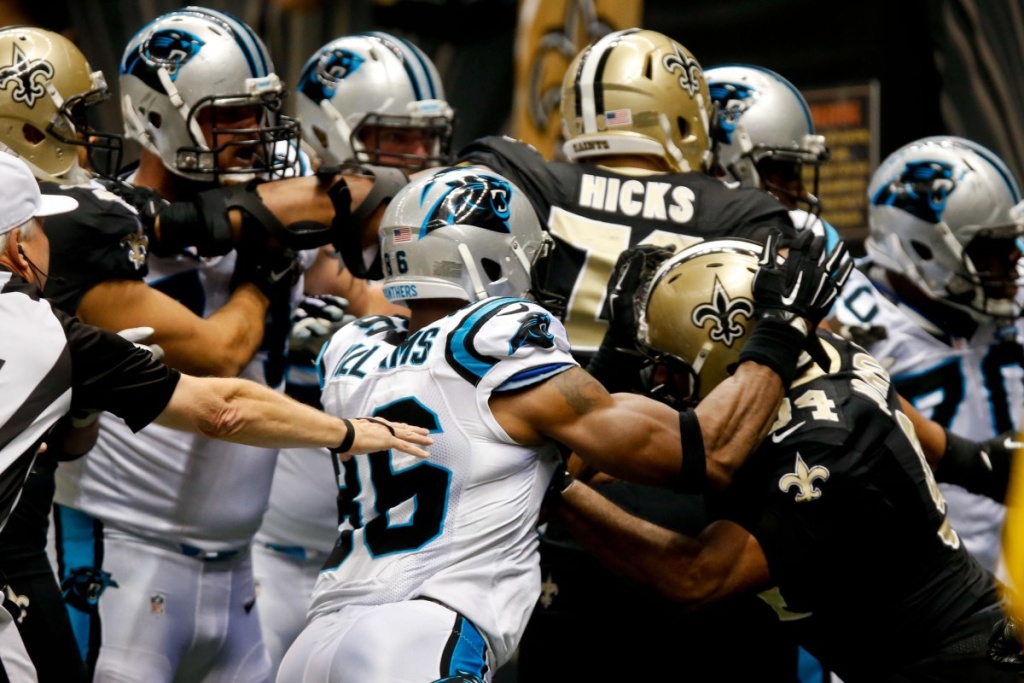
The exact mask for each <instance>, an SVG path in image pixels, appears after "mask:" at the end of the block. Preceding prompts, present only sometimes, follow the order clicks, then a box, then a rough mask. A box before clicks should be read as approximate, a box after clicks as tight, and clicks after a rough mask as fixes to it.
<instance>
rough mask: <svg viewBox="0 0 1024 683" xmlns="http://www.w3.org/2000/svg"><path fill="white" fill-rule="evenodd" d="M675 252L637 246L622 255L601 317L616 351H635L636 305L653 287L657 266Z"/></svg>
mask: <svg viewBox="0 0 1024 683" xmlns="http://www.w3.org/2000/svg"><path fill="white" fill-rule="evenodd" d="M674 251H675V249H674V248H673V247H659V246H655V245H653V244H638V245H637V246H635V247H630V248H629V249H626V250H625V251H623V252H622V253H621V254H619V258H618V259H617V260H616V261H615V266H614V267H613V268H612V276H611V278H610V279H609V280H608V288H607V296H606V297H605V305H604V310H603V311H602V317H604V318H606V319H607V320H608V333H609V335H610V337H611V340H612V341H613V343H614V344H615V345H616V346H617V347H620V348H628V349H636V334H637V321H638V319H639V314H638V312H637V306H636V305H637V301H638V299H639V298H640V295H641V293H642V292H643V291H644V290H645V289H646V288H647V287H648V286H649V285H650V282H651V278H653V277H654V273H655V272H656V271H657V270H658V266H660V265H661V264H662V263H664V262H665V260H666V259H667V258H668V257H670V256H671V255H672V254H673V252H674Z"/></svg>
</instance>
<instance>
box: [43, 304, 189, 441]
mask: <svg viewBox="0 0 1024 683" xmlns="http://www.w3.org/2000/svg"><path fill="white" fill-rule="evenodd" d="M54 313H55V314H56V315H57V317H58V319H60V321H61V324H62V325H63V326H64V331H65V333H66V335H67V339H68V347H69V348H70V349H71V383H72V395H71V407H72V409H84V410H106V411H109V412H111V413H113V414H115V415H117V416H118V417H120V418H121V419H123V420H124V421H125V423H126V424H127V425H128V426H129V427H130V428H131V429H132V431H138V430H140V429H142V428H143V427H145V426H146V425H148V424H149V423H150V422H152V421H153V420H154V419H156V417H157V415H159V414H160V413H162V412H163V410H164V408H166V407H167V404H168V403H169V402H170V400H171V395H172V394H173V393H174V389H175V387H176V386H177V385H178V380H179V379H180V378H181V373H179V372H178V371H177V370H174V369H172V368H169V367H167V366H166V365H164V364H163V363H161V362H159V361H156V360H153V357H152V356H151V355H150V353H149V352H148V351H145V350H144V349H139V348H137V347H136V346H135V345H134V344H132V343H131V342H129V341H127V340H125V339H122V338H121V337H119V336H117V335H116V334H114V333H113V332H108V331H107V330H102V329H100V328H98V327H93V326H92V325H86V324H84V323H82V322H80V321H79V320H78V319H77V318H73V317H71V316H68V315H66V314H64V313H62V312H60V311H58V310H56V309H55V310H54Z"/></svg>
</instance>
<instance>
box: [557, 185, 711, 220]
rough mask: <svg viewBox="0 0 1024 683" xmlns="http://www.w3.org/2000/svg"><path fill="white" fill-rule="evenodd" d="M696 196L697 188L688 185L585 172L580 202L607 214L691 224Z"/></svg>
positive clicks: (584, 205)
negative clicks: (609, 176)
mask: <svg viewBox="0 0 1024 683" xmlns="http://www.w3.org/2000/svg"><path fill="white" fill-rule="evenodd" d="M694 199H696V195H695V194H694V192H693V190H692V189H691V188H689V187H686V186H685V185H673V184H672V183H666V182H660V181H657V180H640V179H637V178H608V177H605V176H597V175H591V174H589V173H584V174H583V176H582V177H581V178H580V196H579V200H578V202H577V203H578V204H579V205H580V206H581V207H584V208H588V209H593V210H596V211H604V212H607V213H617V214H622V215H624V216H631V217H632V216H642V217H643V218H647V219H650V220H661V221H664V220H668V221H672V222H673V223H688V222H690V220H692V219H693V201H694Z"/></svg>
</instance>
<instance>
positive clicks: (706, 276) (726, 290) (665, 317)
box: [636, 239, 761, 403]
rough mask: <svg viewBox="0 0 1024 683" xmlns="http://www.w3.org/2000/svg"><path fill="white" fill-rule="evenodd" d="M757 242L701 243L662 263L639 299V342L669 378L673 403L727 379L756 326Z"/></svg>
mask: <svg viewBox="0 0 1024 683" xmlns="http://www.w3.org/2000/svg"><path fill="white" fill-rule="evenodd" d="M760 258H761V245H760V244H758V243H757V242H752V241H750V240H745V239H719V240H710V241H707V242H700V243H698V244H695V245H693V246H690V247H687V248H685V249H683V250H682V251H680V252H679V253H678V254H673V255H672V256H671V257H670V258H669V259H668V260H666V261H665V262H664V263H662V264H661V266H660V267H659V268H658V270H657V271H656V272H655V274H654V277H652V278H651V282H650V284H649V285H648V286H647V287H646V288H645V289H644V290H643V291H642V292H641V295H640V296H639V297H638V299H637V303H636V307H637V321H638V322H637V328H638V329H637V341H638V342H639V345H640V348H641V349H643V351H644V352H645V354H646V355H648V356H649V357H650V358H652V359H653V360H654V361H656V362H659V363H662V364H664V365H665V366H666V368H667V369H668V370H670V371H671V372H672V373H673V374H674V375H675V377H674V378H672V379H670V380H669V381H673V382H675V385H676V386H675V387H674V389H673V391H671V392H667V393H668V394H670V395H672V396H673V397H674V398H675V399H678V400H682V401H684V402H687V403H694V402H697V401H699V400H701V399H703V398H704V397H705V396H707V395H708V394H709V393H710V392H711V390H712V389H714V388H715V387H716V386H718V385H719V384H720V383H721V382H722V381H723V380H724V379H726V378H727V377H729V375H730V374H732V370H733V369H734V367H733V366H734V365H735V363H736V361H737V360H738V359H739V355H740V351H741V350H742V349H743V345H744V344H745V343H746V341H747V339H748V338H749V336H750V332H751V331H752V330H753V328H754V296H753V291H752V286H751V285H752V282H753V279H754V273H755V272H757V267H758V259H760Z"/></svg>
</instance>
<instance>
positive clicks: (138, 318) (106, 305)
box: [76, 280, 267, 377]
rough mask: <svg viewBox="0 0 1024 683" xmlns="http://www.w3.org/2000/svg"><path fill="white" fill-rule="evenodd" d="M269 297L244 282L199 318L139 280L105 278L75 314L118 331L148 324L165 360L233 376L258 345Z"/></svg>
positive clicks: (185, 367) (201, 371)
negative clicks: (214, 308)
mask: <svg viewBox="0 0 1024 683" xmlns="http://www.w3.org/2000/svg"><path fill="white" fill-rule="evenodd" d="M266 310H267V299H266V297H265V296H263V294H262V293H261V292H260V291H259V289H258V288H257V287H256V286H255V285H252V284H247V283H243V284H241V285H239V287H238V288H237V289H236V290H235V292H234V293H233V294H232V295H231V298H230V299H229V300H228V302H227V303H225V304H224V306H222V307H221V308H219V309H218V310H217V311H216V312H214V313H213V314H211V315H210V317H209V318H203V317H201V316H198V315H196V314H195V313H194V312H192V311H191V310H189V309H188V308H186V307H185V306H183V305H182V304H181V303H179V302H178V301H176V300H175V299H173V298H171V297H169V296H167V295H166V294H164V293H163V292H161V291H159V290H157V289H156V288H154V287H150V286H149V285H147V284H146V283H145V282H143V281H141V280H108V281H106V282H101V283H99V284H97V285H95V286H94V287H93V288H92V289H90V290H89V291H88V292H87V293H86V294H85V296H84V297H82V301H81V303H80V304H79V306H78V310H77V311H76V313H77V315H78V317H79V318H80V319H81V320H82V321H83V322H87V323H89V324H91V325H96V326H97V327H102V328H104V329H107V330H111V331H113V332H116V331H118V330H123V329H126V328H129V327H139V326H146V327H152V328H153V330H154V333H153V338H152V340H151V341H152V342H153V343H155V344H159V345H160V347H161V348H162V349H163V350H164V353H165V357H164V362H165V363H166V364H167V365H170V366H171V367H173V368H176V369H178V370H181V371H182V372H187V373H189V374H192V375H198V376H208V375H213V376H217V377H234V376H236V375H238V373H239V372H241V371H242V368H244V367H245V365H246V363H248V362H249V360H250V359H251V358H252V356H253V354H255V353H256V351H257V349H259V346H260V343H261V341H262V339H263V323H264V319H265V317H266Z"/></svg>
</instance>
